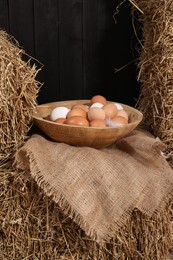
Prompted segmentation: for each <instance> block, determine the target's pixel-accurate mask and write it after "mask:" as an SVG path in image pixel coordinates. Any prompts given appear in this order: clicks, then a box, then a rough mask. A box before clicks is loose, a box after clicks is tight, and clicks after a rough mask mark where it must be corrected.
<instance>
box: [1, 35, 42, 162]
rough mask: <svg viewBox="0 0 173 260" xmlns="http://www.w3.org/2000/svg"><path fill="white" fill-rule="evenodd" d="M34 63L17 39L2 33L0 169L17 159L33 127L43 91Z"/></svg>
mask: <svg viewBox="0 0 173 260" xmlns="http://www.w3.org/2000/svg"><path fill="white" fill-rule="evenodd" d="M24 56H25V58H27V61H26V62H25V61H24V60H23V59H24ZM31 61H32V59H31V58H29V57H28V56H27V55H26V53H25V52H24V50H22V49H21V48H19V44H18V43H17V41H16V40H15V39H14V38H12V37H10V36H9V35H8V34H7V33H5V32H4V31H0V138H1V145H0V167H1V166H2V165H5V167H6V166H7V161H8V160H9V159H10V160H12V159H13V155H14V153H15V151H16V150H17V149H18V148H19V147H20V146H21V145H22V144H23V143H24V141H25V140H26V138H27V133H28V131H29V128H30V126H31V121H32V115H33V111H34V108H35V107H36V105H37V104H36V98H37V94H38V91H39V89H40V87H41V84H40V83H39V82H38V81H37V80H36V75H37V73H38V71H39V70H38V69H37V68H36V66H35V64H33V65H32V66H31Z"/></svg>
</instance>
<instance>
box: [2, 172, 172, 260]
mask: <svg viewBox="0 0 173 260" xmlns="http://www.w3.org/2000/svg"><path fill="white" fill-rule="evenodd" d="M0 201H1V209H0V227H1V228H0V232H1V236H0V259H5V260H8V259H9V260H11V259H22V260H24V259H39V260H43V259H45V260H47V259H75V260H77V259H84V260H87V259H88V260H94V259H95V260H110V259H122V260H125V259H140V260H142V259H144V260H151V259H152V260H154V259H157V260H159V259H160V260H164V259H166V256H167V251H168V248H169V247H170V244H171V241H170V238H171V232H170V230H171V229H170V216H171V215H172V209H171V206H170V203H168V204H167V205H166V206H165V207H164V208H163V210H162V211H161V212H159V214H156V215H154V216H153V217H152V218H148V217H146V216H144V215H143V214H142V213H140V212H139V211H138V210H134V211H133V214H132V216H131V218H130V219H129V220H128V222H127V224H126V226H124V228H122V229H121V230H119V232H117V233H116V235H115V237H114V238H113V239H112V240H111V241H110V243H107V244H106V245H98V244H97V243H96V242H95V241H92V240H91V239H90V238H89V237H87V236H86V235H85V233H84V232H83V231H82V230H81V229H80V228H79V227H78V226H77V225H76V224H75V223H74V222H73V221H72V220H71V219H69V218H66V217H65V215H64V214H63V213H62V211H61V209H60V208H59V206H58V205H57V204H56V203H54V202H53V201H52V200H51V198H48V197H47V196H45V195H44V193H43V192H42V190H41V189H40V188H39V187H38V186H37V185H36V183H35V182H34V181H33V179H32V178H31V177H30V174H29V173H27V172H14V171H1V172H0Z"/></svg>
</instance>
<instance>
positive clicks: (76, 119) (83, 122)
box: [64, 116, 89, 126]
mask: <svg viewBox="0 0 173 260" xmlns="http://www.w3.org/2000/svg"><path fill="white" fill-rule="evenodd" d="M64 124H67V125H76V126H89V122H88V120H87V119H86V118H84V117H82V116H73V117H70V118H67V119H66V120H65V121H64Z"/></svg>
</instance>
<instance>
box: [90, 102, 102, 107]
mask: <svg viewBox="0 0 173 260" xmlns="http://www.w3.org/2000/svg"><path fill="white" fill-rule="evenodd" d="M90 107H99V108H102V107H103V104H102V103H99V102H96V103H93V104H92V105H91V106H90Z"/></svg>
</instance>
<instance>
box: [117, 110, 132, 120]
mask: <svg viewBox="0 0 173 260" xmlns="http://www.w3.org/2000/svg"><path fill="white" fill-rule="evenodd" d="M117 116H123V117H125V118H126V119H127V120H128V118H129V116H128V114H127V112H126V111H125V110H124V109H121V110H118V112H117Z"/></svg>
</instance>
